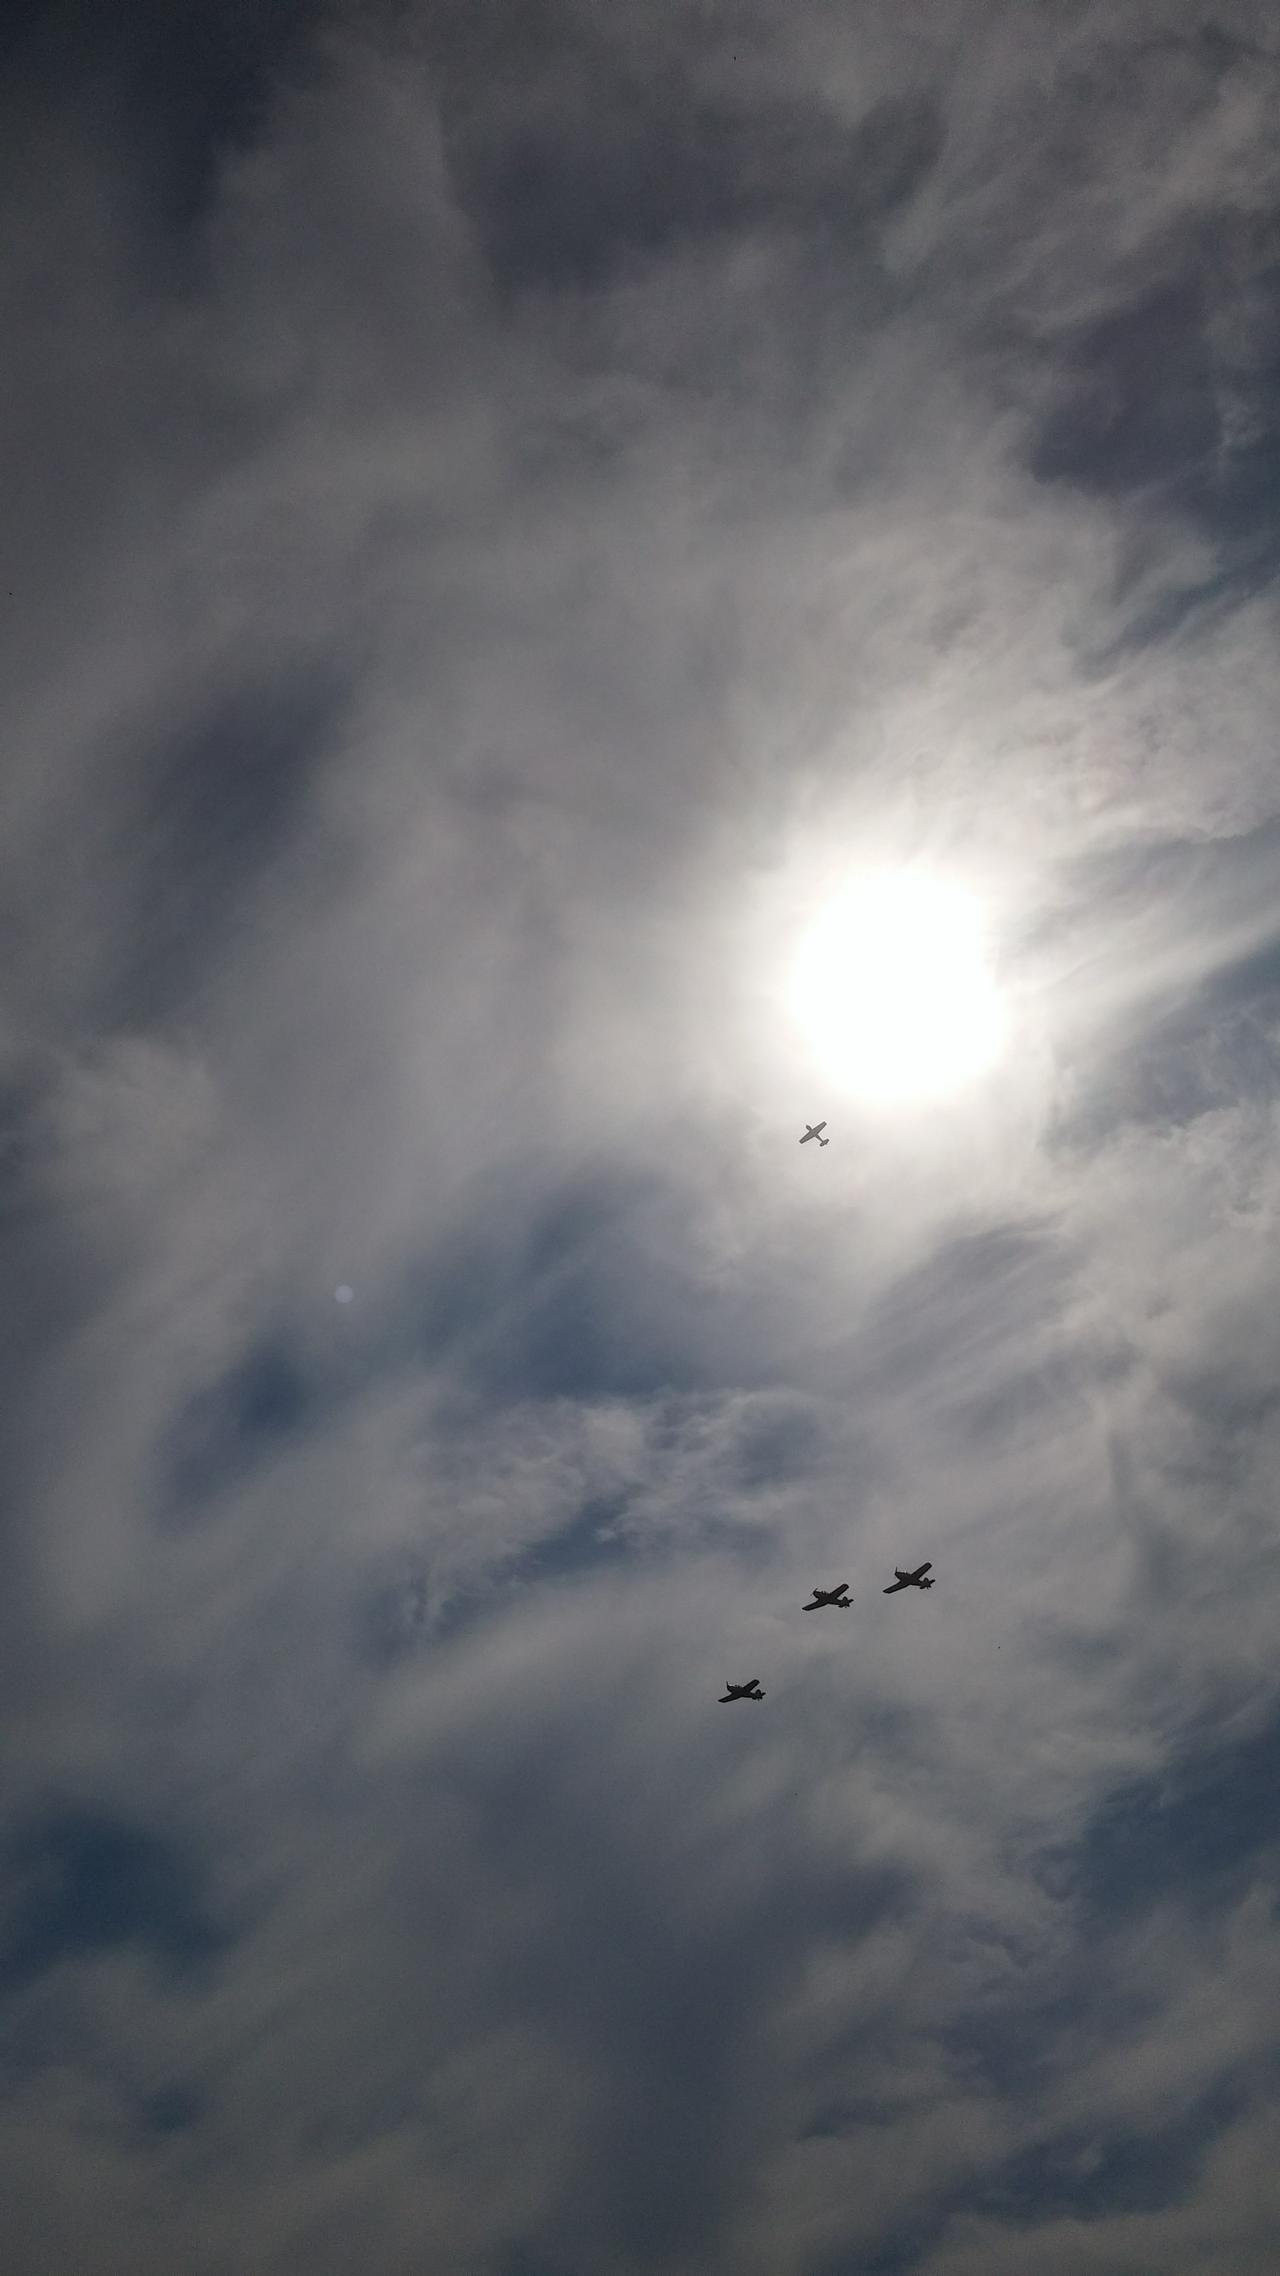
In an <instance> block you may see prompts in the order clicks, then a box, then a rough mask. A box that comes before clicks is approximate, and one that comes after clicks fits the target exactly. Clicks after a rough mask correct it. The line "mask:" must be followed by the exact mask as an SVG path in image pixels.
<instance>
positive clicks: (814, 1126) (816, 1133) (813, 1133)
mask: <svg viewBox="0 0 1280 2276" xmlns="http://www.w3.org/2000/svg"><path fill="white" fill-rule="evenodd" d="M826 1127H827V1126H826V1123H825V1122H811V1123H810V1124H809V1127H808V1129H807V1130H806V1131H805V1134H804V1136H803V1138H802V1139H801V1140H800V1143H801V1145H802V1146H807V1145H808V1143H809V1140H810V1139H811V1138H816V1139H817V1141H818V1144H819V1145H820V1146H829V1145H830V1144H831V1140H830V1139H829V1138H824V1137H823V1135H822V1133H823V1131H824V1130H825V1129H826Z"/></svg>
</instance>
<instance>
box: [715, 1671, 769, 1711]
mask: <svg viewBox="0 0 1280 2276" xmlns="http://www.w3.org/2000/svg"><path fill="white" fill-rule="evenodd" d="M763 1698H764V1693H763V1691H762V1690H761V1689H760V1678H759V1676H758V1675H753V1676H752V1678H751V1681H750V1682H749V1683H726V1685H725V1687H724V1697H723V1699H722V1700H721V1702H720V1705H721V1706H722V1707H727V1706H728V1704H729V1701H730V1700H731V1699H763Z"/></svg>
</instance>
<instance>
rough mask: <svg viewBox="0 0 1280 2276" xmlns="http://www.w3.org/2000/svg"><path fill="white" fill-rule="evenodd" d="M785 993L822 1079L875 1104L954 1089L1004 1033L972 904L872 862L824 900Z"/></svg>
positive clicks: (978, 1069)
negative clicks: (869, 870) (867, 872)
mask: <svg viewBox="0 0 1280 2276" xmlns="http://www.w3.org/2000/svg"><path fill="white" fill-rule="evenodd" d="M790 999H791V1007H792V1010H793V1012H794V1014H795V1016H796V1019H797V1020H798V1022H799V1024H800V1025H801V1027H802V1028H803V1029H804V1030H805V1032H806V1033H807V1034H808V1036H809V1038H810V1040H811V1042H812V1043H813V1044H814V1045H815V1046H816V1048H817V1051H818V1053H819V1056H820V1059H821V1062H822V1066H823V1070H824V1072H825V1073H826V1075H827V1076H828V1077H829V1079H830V1080H832V1081H833V1082H837V1083H838V1084H839V1085H840V1086H841V1088H842V1089H844V1090H847V1091H855V1092H857V1093H859V1094H860V1095H861V1096H862V1097H863V1098H864V1099H866V1100H868V1101H870V1102H875V1103H878V1104H883V1105H898V1104H904V1105H905V1104H909V1103H914V1102H916V1101H920V1100H927V1099H936V1098H942V1097H944V1096H946V1095H947V1094H948V1093H951V1092H954V1091H957V1090H959V1089H961V1088H962V1087H963V1086H964V1085H965V1084H966V1083H968V1082H970V1081H972V1080H974V1079H975V1078H976V1077H977V1076H978V1075H980V1074H982V1073H984V1072H985V1071H986V1069H987V1068H989V1067H991V1066H992V1065H993V1064H994V1062H995V1061H996V1059H997V1058H998V1057H999V1055H1000V1051H1001V1048H1002V1045H1003V1042H1004V1035H1005V1020H1004V1016H1003V1013H1002V1009H1001V1003H1000V998H999V995H998V992H997V990H996V986H995V982H994V980H993V978H992V975H991V971H990V967H989V965H988V962H987V956H986V949H985V942H984V938H983V924H982V917H981V912H980V910H979V907H978V904H977V902H976V901H975V900H974V899H973V897H972V895H970V894H968V893H966V892H964V891H963V890H962V889H961V888H959V887H957V886H955V885H951V884H949V883H947V882H946V881H945V880H943V879H941V878H938V877H933V876H930V875H928V874H927V873H925V872H923V871H920V870H914V869H901V870H890V871H883V872H879V873H877V874H875V875H873V876H868V877H866V878H865V879H862V880H860V881H859V882H857V883H855V884H853V885H851V886H849V887H848V888H847V889H846V891H844V892H843V893H841V894H840V896H839V897H838V898H837V899H836V900H833V901H830V902H828V904H827V906H826V907H825V908H824V909H823V910H822V912H821V914H820V915H819V917H818V919H817V921H816V923H815V924H814V925H813V926H812V927H811V929H810V930H809V932H808V933H807V934H806V935H805V937H804V939H803V941H802V942H801V945H800V950H799V953H798V955H797V957H796V962H795V968H794V971H793V974H792V984H791V989H790Z"/></svg>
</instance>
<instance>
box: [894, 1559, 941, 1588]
mask: <svg viewBox="0 0 1280 2276" xmlns="http://www.w3.org/2000/svg"><path fill="white" fill-rule="evenodd" d="M932 1563H933V1559H932V1557H926V1558H925V1561H924V1563H923V1564H922V1565H917V1566H916V1569H915V1571H914V1572H913V1573H904V1572H903V1570H902V1567H901V1565H895V1566H894V1568H893V1569H894V1572H895V1574H896V1575H897V1578H896V1579H895V1580H893V1581H892V1582H891V1583H890V1585H889V1587H888V1588H887V1589H886V1590H885V1592H884V1593H885V1595H886V1596H896V1595H897V1593H898V1590H899V1589H900V1588H932V1587H933V1582H932V1581H927V1580H926V1579H925V1577H924V1576H925V1574H926V1573H927V1572H928V1570H929V1567H930V1565H931V1564H932Z"/></svg>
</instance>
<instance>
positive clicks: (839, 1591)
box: [800, 1581, 852, 1612]
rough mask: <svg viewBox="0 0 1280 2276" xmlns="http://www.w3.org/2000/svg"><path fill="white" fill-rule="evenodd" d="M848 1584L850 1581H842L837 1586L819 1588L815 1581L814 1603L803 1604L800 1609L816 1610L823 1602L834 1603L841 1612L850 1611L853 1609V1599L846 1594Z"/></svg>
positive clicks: (805, 1610) (804, 1610)
mask: <svg viewBox="0 0 1280 2276" xmlns="http://www.w3.org/2000/svg"><path fill="white" fill-rule="evenodd" d="M848 1586H849V1583H848V1581H840V1582H839V1583H838V1584H837V1585H836V1587H835V1588H819V1587H818V1586H817V1585H816V1583H815V1584H813V1602H812V1604H802V1605H801V1607H800V1610H801V1611H802V1612H816V1611H817V1610H818V1607H819V1605H821V1604H834V1605H837V1606H838V1607H839V1609H840V1611H841V1612H848V1611H850V1610H851V1609H852V1599H851V1598H850V1597H849V1596H848V1595H847V1594H846V1591H847V1589H848Z"/></svg>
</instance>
